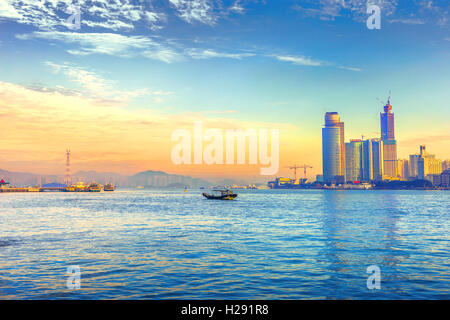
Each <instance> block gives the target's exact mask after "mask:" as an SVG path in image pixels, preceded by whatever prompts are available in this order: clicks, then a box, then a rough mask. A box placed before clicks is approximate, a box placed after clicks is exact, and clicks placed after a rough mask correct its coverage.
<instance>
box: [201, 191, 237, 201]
mask: <svg viewBox="0 0 450 320" xmlns="http://www.w3.org/2000/svg"><path fill="white" fill-rule="evenodd" d="M213 192H220V194H208V193H206V192H203V193H202V195H203V196H204V197H205V198H206V199H209V200H233V199H234V198H236V197H237V196H238V195H237V194H236V193H233V191H231V190H228V189H225V190H213Z"/></svg>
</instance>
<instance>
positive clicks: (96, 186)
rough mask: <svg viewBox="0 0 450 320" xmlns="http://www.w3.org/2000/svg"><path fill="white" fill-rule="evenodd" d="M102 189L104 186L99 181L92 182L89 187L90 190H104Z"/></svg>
mask: <svg viewBox="0 0 450 320" xmlns="http://www.w3.org/2000/svg"><path fill="white" fill-rule="evenodd" d="M102 190H103V186H102V185H101V184H98V183H97V182H92V183H91V184H90V185H89V187H88V191H89V192H102Z"/></svg>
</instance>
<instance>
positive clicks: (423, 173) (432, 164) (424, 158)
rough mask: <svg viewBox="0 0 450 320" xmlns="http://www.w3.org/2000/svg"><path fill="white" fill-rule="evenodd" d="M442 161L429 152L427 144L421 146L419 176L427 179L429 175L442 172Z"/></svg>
mask: <svg viewBox="0 0 450 320" xmlns="http://www.w3.org/2000/svg"><path fill="white" fill-rule="evenodd" d="M441 173H442V161H441V160H439V159H436V157H435V155H434V154H428V153H427V152H426V147H425V146H420V157H419V159H418V177H419V179H421V180H424V179H426V177H427V176H428V175H434V174H441Z"/></svg>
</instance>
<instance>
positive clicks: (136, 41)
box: [16, 31, 178, 62]
mask: <svg viewBox="0 0 450 320" xmlns="http://www.w3.org/2000/svg"><path fill="white" fill-rule="evenodd" d="M16 37H17V38H18V39H21V40H30V39H45V40H50V41H60V42H64V43H66V44H73V45H74V46H73V47H72V48H69V49H67V52H68V53H70V54H73V55H81V56H83V55H90V54H106V55H112V56H118V57H133V56H137V55H142V56H145V57H147V58H150V59H155V60H160V61H163V62H172V61H174V60H176V59H177V58H178V54H177V53H176V52H175V51H173V50H172V49H171V48H168V47H166V46H164V45H163V44H161V43H158V42H156V41H155V40H153V39H151V38H149V37H144V36H125V35H121V34H117V33H78V32H61V31H36V32H33V33H29V34H21V35H17V36H16Z"/></svg>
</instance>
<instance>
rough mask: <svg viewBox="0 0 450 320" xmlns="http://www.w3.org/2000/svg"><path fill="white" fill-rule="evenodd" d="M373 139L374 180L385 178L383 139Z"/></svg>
mask: <svg viewBox="0 0 450 320" xmlns="http://www.w3.org/2000/svg"><path fill="white" fill-rule="evenodd" d="M371 141H372V167H373V180H375V181H381V180H383V169H384V161H383V149H384V148H383V141H382V140H381V139H371Z"/></svg>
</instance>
